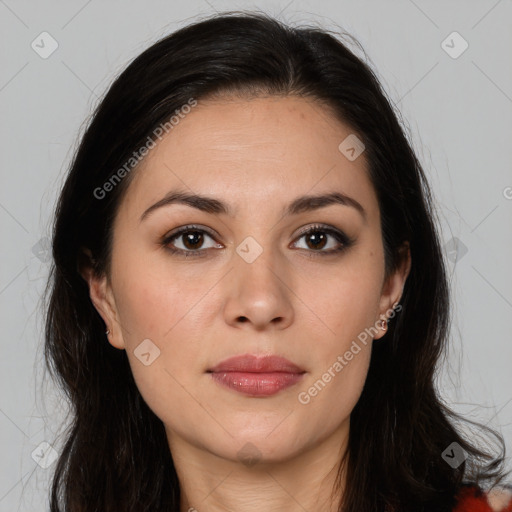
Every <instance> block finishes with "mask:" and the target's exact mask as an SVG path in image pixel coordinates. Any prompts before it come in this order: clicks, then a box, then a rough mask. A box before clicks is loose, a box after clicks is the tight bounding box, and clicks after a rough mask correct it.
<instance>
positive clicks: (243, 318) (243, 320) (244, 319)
mask: <svg viewBox="0 0 512 512" xmlns="http://www.w3.org/2000/svg"><path fill="white" fill-rule="evenodd" d="M238 320H239V321H240V322H247V320H248V318H247V317H246V316H240V317H238Z"/></svg>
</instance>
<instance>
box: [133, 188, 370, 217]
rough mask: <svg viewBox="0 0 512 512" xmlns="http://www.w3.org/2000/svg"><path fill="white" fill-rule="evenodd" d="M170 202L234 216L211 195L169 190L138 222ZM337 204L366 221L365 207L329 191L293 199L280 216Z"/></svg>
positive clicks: (227, 207) (230, 209)
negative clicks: (352, 210) (354, 212)
mask: <svg viewBox="0 0 512 512" xmlns="http://www.w3.org/2000/svg"><path fill="white" fill-rule="evenodd" d="M171 204H184V205H187V206H190V207H192V208H196V209H197V210H201V211H203V212H206V213H212V214H216V215H221V214H224V215H228V216H234V211H233V210H232V208H231V207H230V206H229V205H228V204H226V203H223V202H222V201H220V200H218V199H215V198H213V197H207V196H203V195H199V194H192V193H188V192H183V191H173V190H171V191H170V192H169V193H167V194H166V195H165V196H164V197H163V198H162V199H160V200H159V201H157V202H156V203H155V204H153V205H152V206H150V207H149V208H148V209H147V210H145V211H144V213H143V214H142V215H141V217H140V222H142V221H143V220H144V219H145V218H147V217H148V216H149V215H150V214H151V213H153V212H154V211H155V210H157V209H159V208H162V207H164V206H169V205H171ZM333 204H339V205H342V206H349V207H352V208H354V209H355V210H357V211H358V212H359V213H360V215H361V216H362V217H363V219H364V221H365V222H366V220H367V216H366V211H365V209H364V208H363V207H362V206H361V204H360V203H359V202H357V201H356V200H355V199H353V198H352V197H349V196H347V195H345V194H342V193H341V192H331V193H328V194H320V195H305V196H300V197H297V198H296V199H294V200H293V201H292V202H291V203H290V204H289V205H288V206H286V207H285V208H284V210H283V212H282V217H285V216H289V215H298V214H299V213H304V212H309V211H313V210H317V209H319V208H324V207H325V206H330V205H333Z"/></svg>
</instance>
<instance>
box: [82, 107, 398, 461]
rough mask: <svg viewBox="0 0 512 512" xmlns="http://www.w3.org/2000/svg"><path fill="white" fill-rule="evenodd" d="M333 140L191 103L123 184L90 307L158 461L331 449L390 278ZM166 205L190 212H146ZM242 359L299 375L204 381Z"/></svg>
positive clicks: (283, 122) (356, 180) (293, 115)
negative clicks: (160, 434) (174, 453)
mask: <svg viewBox="0 0 512 512" xmlns="http://www.w3.org/2000/svg"><path fill="white" fill-rule="evenodd" d="M351 134H352V132H351V130H350V128H349V127H348V126H345V125H344V124H341V123H340V122H339V121H338V120H336V119H335V118H334V117H332V116H331V114H330V113H329V112H328V111H327V110H325V109H324V107H322V106H320V105H319V104H318V103H315V102H313V101H312V100H306V99H303V98H296V97H286V98H276V97H270V98H257V99H252V100H241V99H225V100H218V101H217V102H213V101H208V102H201V101H200V102H199V103H198V105H197V106H196V107H195V108H193V109H192V110H191V112H190V113H189V114H187V115H186V116H185V117H184V118H183V119H181V120H180V122H179V124H178V125H176V126H175V127H174V128H173V129H172V130H171V131H170V132H169V134H168V135H167V136H165V137H164V138H162V140H161V141H160V142H158V144H157V145H156V147H155V148H154V149H151V150H150V151H149V154H148V155H147V156H146V158H145V160H144V161H143V165H142V166H141V167H140V168H139V169H137V170H135V171H133V172H134V173H135V175H134V176H133V178H134V179H133V181H132V183H131V184H130V186H129V188H128V190H127V193H126V195H125V197H124V199H123V201H122V203H121V205H120V208H119V211H118V215H117V217H116V219H115V223H114V237H113V250H112V266H111V268H112V273H111V276H110V279H108V280H107V279H106V278H91V279H90V281H89V283H90V286H91V298H92V299H93V301H94V303H95V305H96V307H97V309H98V311H99V312H100V313H101V314H102V316H103V318H104V320H105V323H106V325H107V327H108V328H109V329H110V330H111V334H110V335H109V341H110V343H111V344H112V345H114V346H115V347H117V348H119V349H126V353H127V356H128V359H129V362H130V365H131V368H132V371H133V375H134V378H135V380H136V383H137V386H138V388H139V390H140V392H141V394H142V396H143V397H144V399H145V401H146V402H147V404H148V405H149V407H150V408H151V409H152V410H153V411H154V413H155V414H156V415H157V416H158V417H159V418H160V419H161V420H162V421H163V423H164V425H165V428H166V432H167V435H168V439H169V444H170V447H171V450H173V448H174V447H176V449H177V450H178V449H179V448H180V447H183V446H189V447H191V449H194V450H197V449H199V450H202V451H203V452H208V453H209V454H210V455H211V454H213V455H216V456H220V457H222V458H224V459H228V460H234V461H236V460H242V459H243V458H244V457H245V458H247V457H251V456H253V458H255V459H258V460H260V461H261V462H264V461H268V462H276V461H285V460H290V459H292V458H293V457H294V456H296V455H298V454H299V453H304V452H305V451H307V450H309V449H313V448H315V447H317V446H319V445H320V444H321V443H323V442H326V441H327V440H329V439H336V440H343V439H345V438H346V435H347V433H348V425H349V423H348V422H349V417H350V413H351V411H352V409H353V408H354V406H355V405H356V402H357V401H358V398H359V396H360V393H361V391H362V388H363V385H364V382H365V379H366V375H367V370H368V364H369V359H370V353H371V344H372V339H371V338H372V335H373V337H374V338H380V337H381V336H382V335H384V334H385V331H383V330H381V328H380V327H379V319H380V318H381V317H383V316H384V315H386V312H387V314H388V316H389V313H390V310H391V308H392V306H393V304H394V303H395V301H398V300H399V299H400V296H401V292H402V289H403V285H404V281H405V279H406V276H407V272H408V269H405V268H401V269H400V270H399V271H397V272H396V273H395V274H393V275H392V276H390V277H389V279H388V280H386V281H385V275H384V253H383V245H382V238H381V227H380V216H379V208H378V203H377V198H376V194H375V190H374V188H373V186H372V184H371V182H370V180H369V177H368V171H367V161H366V159H365V156H366V155H365V153H364V151H363V153H362V154H361V155H359V156H357V152H358V150H359V149H360V148H358V147H357V146H354V145H353V140H354V139H353V135H351ZM349 136H351V138H349V139H348V140H347V141H346V142H345V143H344V144H342V149H341V150H340V149H339V146H340V144H341V143H342V142H343V141H345V139H347V137H349ZM351 148H354V151H352V150H351ZM354 156H357V158H354ZM178 192H179V193H182V194H184V195H189V196H202V197H205V198H208V199H205V200H200V199H197V198H196V199H193V200H185V201H178V200H175V201H168V202H165V201H163V202H162V203H160V204H159V202H161V201H162V199H163V198H166V197H170V195H172V194H176V193H178ZM332 194H337V197H338V200H332V197H333V196H331V200H324V199H315V198H316V197H320V196H328V195H332ZM306 197H307V198H309V199H305V198H306ZM154 205H157V206H155V207H153V206H154ZM152 207H153V208H152ZM190 225H192V226H193V227H191V228H189V231H188V232H187V233H185V234H183V233H182V234H179V235H176V236H174V237H173V235H174V234H175V232H176V231H177V230H178V228H183V227H186V226H190ZM310 228H313V231H311V233H310V234H304V231H306V230H308V229H310ZM174 251H176V252H174ZM193 251H195V252H193ZM369 333H370V335H369ZM375 333H377V334H375ZM245 354H250V355H255V356H263V355H276V356H280V357H283V358H286V359H287V360H289V361H290V362H292V363H294V364H295V365H296V366H297V367H298V368H299V369H300V370H301V372H302V373H294V374H293V373H286V372H285V373H283V372H281V373H276V368H267V370H268V371H266V372H263V373H260V374H255V373H252V372H251V371H250V370H251V368H245V370H249V372H247V371H246V372H242V373H240V369H239V372H238V373H237V372H229V371H222V372H220V373H212V372H211V371H210V370H211V369H212V368H214V367H215V366H216V365H218V364H219V363H220V362H222V361H224V360H226V359H228V358H231V357H233V356H240V355H245ZM261 369H262V368H260V370H261ZM252 370H254V369H252ZM281 370H282V368H281ZM247 373H250V375H247ZM223 382H225V383H227V384H228V385H226V384H225V383H223ZM283 383H287V384H288V386H287V387H283ZM229 384H230V385H231V387H230V385H229ZM233 388H237V389H233ZM258 390H259V391H258ZM248 443H250V444H248Z"/></svg>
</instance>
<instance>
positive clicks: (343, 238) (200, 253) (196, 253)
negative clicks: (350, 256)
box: [161, 224, 354, 258]
mask: <svg viewBox="0 0 512 512" xmlns="http://www.w3.org/2000/svg"><path fill="white" fill-rule="evenodd" d="M189 232H200V233H204V234H206V235H208V236H209V237H210V238H212V239H214V238H215V236H214V235H213V233H210V232H209V231H208V230H206V229H204V228H202V227H200V226H196V225H194V224H191V225H187V226H183V227H181V228H179V229H178V230H177V231H174V232H172V233H170V234H169V235H167V236H165V237H164V239H163V240H162V242H161V245H162V246H163V247H164V248H165V249H166V250H168V251H169V252H171V254H177V255H181V256H184V257H185V258H190V257H198V258H202V257H204V256H206V252H207V249H194V250H188V251H184V250H183V249H176V248H172V247H170V246H169V244H170V243H171V242H172V241H173V240H175V239H178V238H179V237H180V236H181V235H183V234H185V233H189ZM317 232H321V233H326V234H328V235H330V236H332V237H333V238H334V239H335V240H336V241H337V242H338V243H340V244H342V245H341V247H338V248H337V249H330V250H328V251H322V250H318V251H315V250H312V249H311V250H308V249H304V250H306V251H307V252H308V253H310V254H309V256H311V257H313V258H314V257H316V256H330V255H332V254H338V253H341V252H343V251H345V250H346V249H348V248H349V247H351V246H352V244H353V243H354V240H353V239H352V238H350V237H348V236H347V235H346V234H345V233H343V232H342V231H338V230H337V229H333V228H329V227H327V226H322V225H320V224H315V225H313V226H310V227H308V228H307V229H305V230H303V231H302V232H301V233H299V235H298V237H297V239H296V240H297V241H298V240H300V239H301V238H302V237H304V236H306V235H309V234H311V233H317Z"/></svg>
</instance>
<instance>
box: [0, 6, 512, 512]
mask: <svg viewBox="0 0 512 512" xmlns="http://www.w3.org/2000/svg"><path fill="white" fill-rule="evenodd" d="M253 8H258V9H261V10H264V11H266V12H268V13H269V14H273V15H277V16H279V17H280V18H281V19H282V20H284V21H287V22H290V23H292V24H300V23H303V22H308V23H310V22H314V23H319V24H321V25H322V26H324V27H325V28H331V29H337V28H338V26H339V27H342V28H343V29H344V30H346V31H348V32H349V33H351V34H353V35H354V36H356V37H357V38H358V39H359V40H360V41H361V43H362V44H363V46H364V48H365V50H366V52H367V54H368V55H369V57H370V58H371V61H372V66H373V67H374V68H376V70H377V73H378V76H379V77H380V78H381V80H382V83H383V85H384V87H385V89H386V91H387V92H388V94H389V96H390V97H391V99H392V100H393V102H394V103H396V105H397V107H398V108H399V109H400V110H401V112H402V115H403V118H404V121H405V123H406V126H407V131H408V132H409V133H410V137H411V139H412V140H413V142H414V145H415V148H416V150H417V152H418V155H419V157H420V159H421V161H422V163H423V164H424V166H425V170H426V172H427V173H428V176H429V178H430V181H431V183H432V186H433V188H434V192H435V195H436V199H437V201H438V203H437V204H438V207H439V217H440V221H441V224H442V227H443V234H442V236H443V243H444V244H448V245H447V257H448V263H449V269H450V278H451V284H452V287H453V299H454V312H453V314H454V320H453V328H452V345H451V348H450V353H449V357H448V359H447V360H446V362H445V364H444V365H443V367H442V369H441V371H440V374H439V387H440V390H441V394H442V396H443V398H444V399H445V401H446V402H447V403H448V404H450V405H451V406H452V407H453V408H454V409H455V410H457V411H459V412H462V413H464V414H466V415H467V416H468V417H469V418H471V419H473V420H477V421H480V422H483V423H486V424H488V425H489V426H491V427H493V428H497V429H498V430H501V432H502V433H503V434H504V436H505V438H506V441H507V446H508V449H509V452H510V448H511V447H512V371H511V363H512V335H511V333H510V324H509V322H510V320H511V318H512V272H511V271H510V262H511V261H512V229H511V227H512V171H511V161H512V158H511V157H512V59H511V55H510V54H511V51H510V50H511V49H512V30H510V27H511V21H512V2H511V1H510V0H508V1H507V0H500V1H496V0H481V1H471V2H470V1H467V0H464V1H463V0H461V1H449V2H447V1H444V0H443V1H441V0H439V1H428V2H427V1H426V0H423V1H421V0H415V1H412V0H396V1H386V2H377V1H374V2H371V1H368V0H366V1H361V0H350V1H340V0H329V1H323V2H322V3H321V4H319V3H315V2H311V1H309V2H308V1H300V0H292V1H284V2H281V1H260V2H258V3H253V2H244V1H239V2H234V1H221V0H210V1H204V0H189V1H188V2H186V6H185V5H184V4H181V3H178V2H170V1H167V2H165V1H157V0H152V1H144V2H142V1H138V2H134V1H131V2H120V1H104V2H100V1H99V0H92V1H89V2H87V1H66V2H64V1H56V0H53V1H46V2H44V3H40V2H35V1H32V2H28V1H15V0H0V33H1V42H0V43H1V44H0V48H1V63H2V66H1V75H0V109H1V128H0V129H1V134H0V140H1V141H2V151H1V152H0V159H1V167H0V169H1V175H0V176H1V187H0V229H1V234H2V237H1V238H2V244H1V253H0V257H1V266H0V303H1V323H0V328H1V330H2V345H1V348H2V351H1V353H2V357H1V358H0V382H1V396H0V432H1V437H0V448H1V457H0V468H1V470H0V511H9V512H12V511H43V510H46V509H47V505H46V500H47V488H48V478H49V476H50V471H51V470H52V469H53V468H54V467H55V463H53V464H51V465H50V466H49V467H48V468H46V469H45V468H44V466H45V465H46V464H49V463H50V462H51V451H48V450H46V448H45V445H43V446H42V447H41V443H42V442H45V441H46V442H48V443H50V444H51V445H52V446H53V447H54V449H55V450H56V451H59V449H60V446H61V445H60V440H59V439H58V438H56V436H57V433H58V428H59V425H60V423H61V422H62V421H63V420H64V413H65V407H64V405H63V402H62V401H61V399H60V398H59V395H58V394H56V392H55V390H54V388H53V386H52V384H51V382H42V376H43V373H42V333H43V321H42V316H41V304H40V298H41V293H42V290H43V288H44V285H45V281H46V277H47V272H48V268H49V262H48V252H47V250H46V249H45V247H46V245H45V244H46V241H45V238H47V237H48V236H49V233H50V219H51V212H52V208H53V206H54V202H55V199H56V196H57V193H58V191H59V188H60V186H61V184H62V180H63V176H64V175H65V172H66V169H67V165H68V164H69V161H70V159H71V156H72V154H73V151H74V148H75V144H76V140H77V137H78V135H79V134H80V133H82V130H83V128H84V126H85V123H86V120H87V118H88V116H89V115H90V113H91V111H92V108H93V107H94V105H96V103H97V101H98V98H99V97H101V96H102V94H103V93H104V92H105V90H106V88H107V87H108V85H109V84H110V83H111V81H112V79H113V77H114V76H115V75H117V74H118V73H119V72H120V71H121V70H122V69H123V68H124V67H125V66H126V65H127V64H128V62H129V61H130V60H131V59H132V58H134V57H135V56H136V55H138V54H139V53H140V52H141V51H142V50H143V49H145V48H146V47H147V46H149V45H150V44H151V43H152V42H154V41H156V40H157V39H159V38H160V37H162V36H164V35H166V34H168V33H169V32H171V31H173V30H175V29H176V28H178V27H181V26H183V25H184V24H187V23H189V22H192V21H194V20H197V19H198V16H203V15H204V16H206V15H209V14H212V13H214V12H215V11H223V10H232V9H253ZM45 31H46V32H48V33H49V34H51V36H52V37H53V38H54V39H55V40H56V41H57V43H58V48H57V50H56V51H55V52H54V53H53V54H52V55H50V56H49V57H48V58H46V59H43V58H41V56H40V55H39V54H38V53H36V51H34V50H33V49H32V47H31V43H32V42H33V41H35V43H34V44H39V47H40V50H39V51H42V50H43V49H42V48H41V47H42V46H43V44H44V48H45V49H46V50H45V51H47V50H48V49H49V48H51V47H50V41H49V39H45V40H44V43H41V37H39V35H40V34H41V33H42V32H45ZM453 31H457V32H459V33H460V34H461V36H462V37H463V38H464V40H465V41H467V43H468V44H469V46H468V48H467V50H466V51H465V52H464V53H462V54H461V55H459V56H458V57H457V58H453V57H452V56H450V55H449V54H448V53H447V52H446V51H445V49H446V50H448V51H449V52H451V53H452V55H453V54H454V52H456V53H458V52H460V50H461V49H462V48H463V46H462V44H463V42H462V41H461V40H458V39H457V38H456V37H455V38H454V36H450V37H448V36H449V35H450V34H452V32H453ZM44 37H46V38H47V36H44ZM447 37H448V39H447ZM444 40H446V42H445V43H444V45H443V46H442V42H443V41H444ZM447 45H448V46H449V47H451V48H447V47H446V46H447ZM443 48H444V49H443ZM457 255H458V259H455V257H456V256H457ZM43 398H44V401H43ZM32 454H34V455H33V456H32ZM507 455H508V456H509V458H508V467H509V468H511V467H512V462H511V459H510V453H508V454H507ZM38 457H39V458H38ZM34 459H35V460H39V463H36V462H35V460H34Z"/></svg>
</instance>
